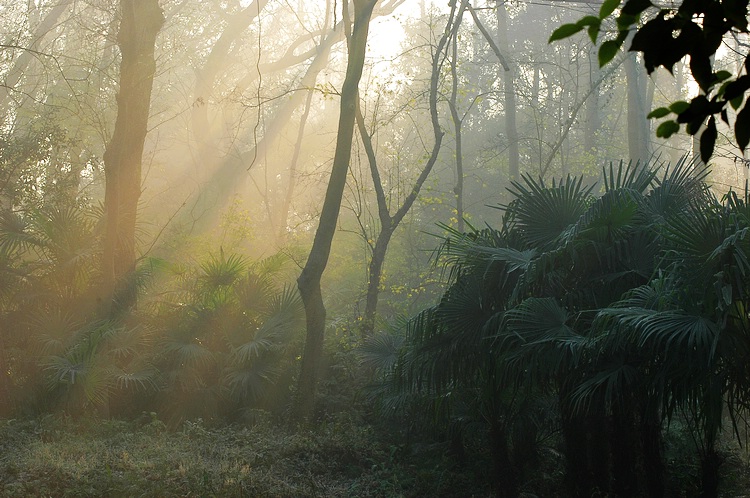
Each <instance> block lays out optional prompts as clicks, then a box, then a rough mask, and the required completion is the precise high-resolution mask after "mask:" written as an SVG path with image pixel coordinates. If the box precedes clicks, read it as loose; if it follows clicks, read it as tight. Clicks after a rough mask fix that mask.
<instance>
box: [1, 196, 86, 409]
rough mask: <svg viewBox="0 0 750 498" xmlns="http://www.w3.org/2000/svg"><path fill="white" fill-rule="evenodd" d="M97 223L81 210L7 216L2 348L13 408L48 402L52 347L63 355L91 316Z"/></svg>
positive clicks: (41, 210) (3, 225) (3, 252)
mask: <svg viewBox="0 0 750 498" xmlns="http://www.w3.org/2000/svg"><path fill="white" fill-rule="evenodd" d="M96 220H97V216H96V212H92V211H89V210H87V209H84V208H80V207H76V206H67V207H59V206H42V207H38V208H33V209H28V210H25V211H12V210H5V211H4V212H3V213H2V214H1V215H0V261H2V266H1V267H0V271H1V272H2V273H1V274H0V278H2V280H3V286H2V287H3V291H2V297H1V298H0V299H2V301H1V305H2V309H1V310H0V312H1V313H2V315H3V316H2V325H0V341H1V342H2V343H3V348H2V354H3V362H4V363H5V368H4V369H3V373H4V375H5V381H6V382H5V383H6V390H7V391H8V392H9V397H8V399H9V400H11V403H9V405H16V406H18V405H23V404H25V403H23V402H22V399H23V398H27V399H28V398H33V397H37V398H43V397H45V394H44V392H45V391H44V389H42V391H40V390H39V388H40V387H41V386H43V384H44V380H43V378H44V366H43V364H42V363H43V360H44V356H45V355H46V354H47V352H48V351H49V347H50V345H51V344H57V345H59V347H60V348H62V347H63V346H62V345H63V343H64V342H65V341H67V340H68V339H69V338H70V337H71V334H72V331H73V330H75V329H76V328H77V327H78V325H80V323H82V322H83V321H85V317H86V316H87V315H88V314H89V312H90V308H89V305H90V304H91V301H92V300H91V299H90V295H89V293H90V290H91V286H92V282H94V280H95V278H96V268H97V267H98V265H97V263H96V261H97V256H98V254H97V252H96V230H95V225H96ZM45 344H46V345H45ZM31 393H36V394H31ZM42 404H43V403H42Z"/></svg>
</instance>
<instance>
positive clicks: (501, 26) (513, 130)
mask: <svg viewBox="0 0 750 498" xmlns="http://www.w3.org/2000/svg"><path fill="white" fill-rule="evenodd" d="M465 3H466V2H465ZM466 9H467V10H468V11H469V13H470V14H471V17H472V19H474V24H475V25H476V26H477V28H479V31H480V32H481V33H482V36H484V38H485V40H487V43H488V44H489V46H490V48H491V49H492V51H493V52H494V54H495V57H497V59H498V61H499V62H500V65H501V66H502V67H503V93H504V100H505V106H504V107H505V108H504V111H505V135H506V137H507V139H508V176H509V178H510V179H511V180H515V179H517V178H518V177H519V174H520V173H519V169H518V165H519V151H518V128H517V127H516V90H515V83H514V80H513V78H514V71H513V66H512V64H511V61H510V59H509V58H508V57H507V54H509V53H510V46H509V44H508V13H507V11H506V10H505V4H504V3H502V2H497V43H496V42H495V40H493V39H492V35H490V33H489V32H488V31H487V30H486V29H485V27H484V25H483V24H482V21H481V20H480V19H479V16H477V13H476V11H475V10H474V8H473V7H472V6H471V5H470V4H468V3H466Z"/></svg>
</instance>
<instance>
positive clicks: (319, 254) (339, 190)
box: [295, 0, 377, 419]
mask: <svg viewBox="0 0 750 498" xmlns="http://www.w3.org/2000/svg"><path fill="white" fill-rule="evenodd" d="M376 3H377V0H354V26H353V29H352V34H351V37H350V41H349V56H348V61H347V66H346V76H345V77H344V84H343V86H342V88H341V114H340V115H339V126H338V134H337V136H336V152H335V153H334V157H333V166H332V168H331V176H330V179H329V180H328V188H327V190H326V196H325V200H324V201H323V208H322V210H321V213H320V221H319V223H318V229H317V230H316V232H315V239H314V241H313V246H312V249H310V255H309V256H308V258H307V263H305V267H304V268H303V269H302V273H301V274H300V276H299V278H298V279H297V285H298V287H299V292H300V296H301V297H302V302H303V304H304V306H305V319H306V325H307V336H306V340H305V350H304V354H303V357H302V365H301V370H300V377H299V381H298V383H297V399H296V405H295V415H296V416H297V418H299V419H308V418H310V416H311V415H312V413H313V408H314V404H315V389H316V384H317V380H318V374H319V367H320V360H321V357H322V355H323V338H324V334H325V321H326V308H325V304H324V303H323V295H322V293H321V289H320V279H321V277H322V276H323V271H324V270H325V268H326V265H327V264H328V256H329V255H330V253H331V242H332V241H333V235H334V233H335V232H336V224H337V222H338V217H339V211H340V210H341V199H342V196H343V194H344V187H345V185H346V177H347V172H348V171H349V159H350V158H351V149H352V138H353V136H354V121H355V115H356V109H357V101H358V99H359V80H360V78H361V77H362V69H363V67H364V64H365V49H366V46H367V34H368V31H369V27H370V17H371V16H372V10H373V8H374V7H375V4H376Z"/></svg>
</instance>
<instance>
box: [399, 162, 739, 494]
mask: <svg viewBox="0 0 750 498" xmlns="http://www.w3.org/2000/svg"><path fill="white" fill-rule="evenodd" d="M705 175H706V171H705V170H702V169H696V168H695V167H694V165H692V164H690V163H688V162H682V163H680V164H678V165H677V166H675V167H674V168H666V169H664V171H663V172H659V171H658V169H656V168H652V167H650V166H648V165H639V164H636V165H632V164H631V165H622V164H621V165H620V167H613V166H610V168H609V169H608V170H606V171H605V172H604V181H603V184H604V188H603V193H602V194H601V195H600V196H594V195H593V194H592V192H593V191H592V189H591V188H586V187H583V186H582V185H581V180H580V179H578V178H567V179H564V180H562V181H560V182H553V183H552V184H548V183H546V182H543V181H541V180H534V179H532V178H530V177H525V178H524V179H523V181H522V182H518V183H514V184H513V187H512V189H511V191H512V193H513V194H514V196H515V198H514V200H512V201H511V202H510V203H509V204H507V205H505V206H502V209H503V210H504V217H503V223H502V226H501V227H500V228H497V229H495V228H490V227H487V228H484V229H476V228H472V229H471V230H470V231H469V232H468V233H458V232H456V231H449V232H448V235H447V237H446V240H445V242H444V244H443V247H442V249H441V250H442V252H443V254H445V255H447V256H448V261H449V265H450V268H451V271H450V275H451V284H450V286H449V288H448V289H447V290H446V292H445V294H444V295H443V297H442V299H441V300H440V302H439V303H438V304H436V305H435V306H433V307H431V308H429V309H426V310H424V311H423V312H422V313H421V314H419V315H418V316H417V317H416V318H415V319H414V320H412V322H411V323H410V324H409V325H408V327H407V328H406V337H405V340H404V342H403V345H402V346H401V353H400V357H399V359H398V361H397V362H396V364H395V365H394V366H393V367H392V368H391V370H390V371H391V375H390V380H391V387H392V389H394V390H395V392H400V393H410V394H411V395H412V396H415V397H421V399H424V400H426V401H427V402H430V403H432V406H433V407H435V408H436V411H435V412H434V413H435V414H436V415H440V416H441V417H443V418H448V419H450V418H451V417H456V416H458V415H459V413H460V414H461V415H460V416H461V418H462V419H463V420H467V419H473V420H481V421H483V423H484V424H486V425H487V433H486V434H487V436H486V444H487V445H488V447H489V448H491V451H493V452H494V453H495V454H494V456H495V458H496V461H507V462H511V463H512V464H511V468H513V469H514V472H515V474H513V473H511V474H508V473H506V474H498V480H499V481H500V482H499V483H498V487H499V488H502V487H508V486H511V487H513V486H515V487H516V488H517V487H518V484H519V483H520V482H523V480H524V477H523V476H524V471H523V469H524V468H528V466H529V465H531V463H530V462H532V463H533V459H531V460H525V459H524V458H525V457H524V456H523V455H528V454H527V453H523V452H522V451H520V448H521V447H522V446H523V445H522V443H521V441H522V439H523V438H521V436H520V435H519V434H520V433H517V432H516V430H521V429H520V428H521V427H525V429H524V430H526V431H530V432H526V433H525V434H526V436H527V437H528V436H529V435H531V437H532V438H534V440H535V441H536V442H537V444H540V441H542V440H543V434H544V432H543V431H542V430H541V427H545V426H546V427H549V426H550V425H556V426H557V427H559V430H560V431H561V434H562V438H563V446H562V448H563V452H564V454H565V457H566V459H567V461H568V463H569V465H568V467H567V468H568V479H569V483H568V485H569V493H570V495H573V496H591V494H592V493H594V491H595V490H597V489H598V490H599V492H602V491H603V490H608V492H609V493H611V494H612V495H616V496H621V495H625V494H627V493H631V494H634V495H646V494H650V495H654V496H657V495H660V493H663V491H664V486H665V475H664V474H665V471H664V469H665V462H664V458H663V455H662V453H661V451H662V450H661V443H660V441H661V438H662V431H663V430H664V427H665V426H666V425H667V424H668V423H669V422H670V421H672V420H673V419H675V418H679V420H681V421H682V422H683V423H685V424H687V426H688V427H690V429H691V431H693V437H694V438H695V440H696V441H697V442H698V443H699V444H698V445H697V447H696V451H697V452H698V455H699V457H700V458H701V460H702V461H705V462H707V465H708V463H710V462H711V461H713V460H712V458H713V456H715V451H716V441H717V437H718V433H719V431H720V430H721V428H722V424H723V420H724V414H726V413H729V414H730V415H732V416H733V417H736V416H737V415H738V414H739V413H740V411H741V410H742V409H743V408H745V407H747V403H748V401H750V376H748V369H747V365H746V361H745V359H746V358H747V355H748V354H750V319H749V318H748V316H749V315H748V312H747V310H748V309H750V262H749V261H750V260H749V259H748V254H750V252H749V251H750V235H749V233H750V207H748V206H750V204H749V203H748V195H747V193H745V195H744V196H739V195H737V194H735V193H731V192H730V194H729V195H727V196H726V197H725V198H724V199H722V200H719V199H717V198H715V197H714V196H713V195H712V194H711V192H710V191H709V190H708V189H707V187H706V185H705V183H704V179H705ZM390 350H391V351H392V348H391V349H390ZM391 357H392V354H391ZM540 399H547V400H550V402H549V403H548V405H547V406H555V407H556V409H553V410H548V411H546V412H545V413H546V415H545V416H543V417H542V419H541V420H542V421H540V422H539V423H538V424H531V425H532V426H534V427H535V429H529V427H530V425H529V420H537V421H538V420H539V419H538V418H537V417H538V412H535V411H534V410H533V409H531V408H530V406H532V405H534V404H536V403H538V400H540ZM467 400H471V401H467ZM467 403H468V405H467ZM438 408H439V409H438ZM535 414H537V415H535ZM529 417H531V419H530V418H529ZM545 417H546V418H545ZM558 424H559V425H558ZM521 432H523V431H521ZM498 438H499V439H498ZM516 438H519V439H516ZM517 447H518V448H519V449H518V450H517V449H516V448H517ZM607 462H612V463H613V465H612V466H610V464H609V463H607ZM615 462H619V463H617V465H614V463H615ZM640 469H647V470H646V471H645V475H644V473H643V472H642V471H641V470H640ZM714 470H716V469H714ZM707 472H708V473H707V474H706V476H709V477H710V475H714V477H716V474H715V473H714V474H711V472H712V471H707ZM706 476H704V478H705V482H704V484H703V485H704V490H705V489H707V488H709V487H710V486H711V482H713V481H712V480H711V479H709V477H706ZM717 482H718V481H717ZM660 489H661V491H659V490H660Z"/></svg>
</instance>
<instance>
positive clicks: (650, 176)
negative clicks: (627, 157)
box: [602, 161, 657, 194]
mask: <svg viewBox="0 0 750 498" xmlns="http://www.w3.org/2000/svg"><path fill="white" fill-rule="evenodd" d="M656 175H657V170H656V169H655V168H652V167H651V165H650V164H649V163H648V162H644V163H641V162H640V161H636V162H635V163H634V162H633V161H628V163H627V164H625V162H624V161H620V162H619V164H618V165H617V169H615V167H614V164H613V163H612V162H610V163H609V170H608V169H607V168H606V167H605V168H602V177H603V178H604V191H605V192H611V191H614V190H621V189H626V190H633V191H635V192H638V193H639V194H645V193H646V191H647V190H648V189H649V187H651V185H652V182H653V181H654V179H655V178H656Z"/></svg>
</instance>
